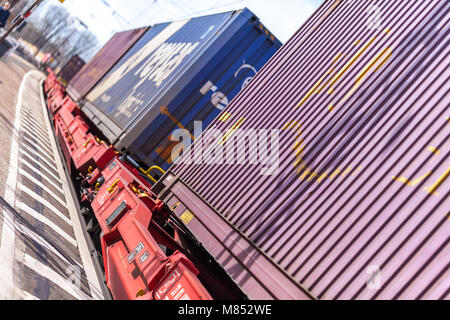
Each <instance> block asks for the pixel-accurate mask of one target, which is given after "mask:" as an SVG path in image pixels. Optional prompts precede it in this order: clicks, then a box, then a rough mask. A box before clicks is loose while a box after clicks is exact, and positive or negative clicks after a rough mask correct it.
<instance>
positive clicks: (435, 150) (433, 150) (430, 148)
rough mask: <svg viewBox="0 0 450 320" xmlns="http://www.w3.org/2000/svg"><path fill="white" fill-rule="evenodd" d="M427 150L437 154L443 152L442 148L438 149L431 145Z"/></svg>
mask: <svg viewBox="0 0 450 320" xmlns="http://www.w3.org/2000/svg"><path fill="white" fill-rule="evenodd" d="M427 150H428V151H430V152H433V153H434V154H435V155H439V154H440V153H441V150H439V149H437V148H435V147H433V146H429V147H428V148H427Z"/></svg>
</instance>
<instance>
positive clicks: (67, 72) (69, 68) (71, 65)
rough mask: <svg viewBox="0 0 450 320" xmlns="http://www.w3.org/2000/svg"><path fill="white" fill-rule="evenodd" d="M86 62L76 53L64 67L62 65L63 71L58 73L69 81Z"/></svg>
mask: <svg viewBox="0 0 450 320" xmlns="http://www.w3.org/2000/svg"><path fill="white" fill-rule="evenodd" d="M85 64H86V63H85V62H84V60H83V59H81V58H80V56H79V55H77V54H76V55H74V56H73V57H72V58H70V60H69V61H68V62H67V63H66V65H65V66H64V67H62V69H61V71H59V73H58V76H59V77H61V78H63V79H64V81H66V83H67V82H69V81H70V80H72V78H73V77H74V76H75V75H76V74H77V73H78V72H79V71H80V70H81V69H82V68H83V66H84V65H85Z"/></svg>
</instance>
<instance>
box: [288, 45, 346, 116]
mask: <svg viewBox="0 0 450 320" xmlns="http://www.w3.org/2000/svg"><path fill="white" fill-rule="evenodd" d="M341 56H342V53H339V54H338V55H337V56H336V57H334V59H333V62H332V64H331V66H330V69H328V71H327V72H325V74H324V75H323V76H322V77H321V78H320V79H319V81H317V83H316V84H315V85H314V86H313V87H312V88H311V89H310V90H309V92H308V93H307V94H306V95H305V97H304V98H303V99H302V100H301V101H300V103H299V104H298V105H297V106H296V108H300V107H301V106H302V105H303V104H304V103H305V102H306V101H308V100H309V99H310V98H311V97H312V96H313V95H315V94H318V93H320V92H321V91H322V90H323V89H324V88H325V87H326V86H327V85H328V83H329V81H327V82H325V83H324V84H323V86H322V87H321V88H319V87H320V85H321V84H322V81H323V80H324V79H325V78H326V77H327V76H328V75H330V74H332V73H333V72H334V71H335V70H336V69H334V68H333V66H334V65H335V64H336V62H337V61H338V60H339V59H340V58H341Z"/></svg>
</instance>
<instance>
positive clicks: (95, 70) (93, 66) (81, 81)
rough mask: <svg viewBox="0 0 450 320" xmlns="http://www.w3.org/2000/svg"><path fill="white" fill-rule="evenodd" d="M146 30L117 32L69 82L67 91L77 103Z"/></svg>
mask: <svg viewBox="0 0 450 320" xmlns="http://www.w3.org/2000/svg"><path fill="white" fill-rule="evenodd" d="M147 30H148V27H145V28H139V29H134V30H127V31H122V32H118V33H116V34H114V35H113V37H112V38H111V39H110V40H109V41H108V42H107V43H106V44H105V45H104V46H103V48H102V49H101V50H100V51H99V52H97V54H96V55H95V56H94V57H93V58H92V59H91V60H90V61H89V62H88V63H87V64H86V65H85V66H84V67H83V68H82V69H81V70H80V72H78V73H77V74H76V76H75V77H74V78H73V79H72V80H71V81H70V82H69V85H68V91H69V93H70V95H71V96H72V98H73V99H75V100H77V101H79V100H80V99H82V98H84V97H85V95H86V94H87V93H88V92H89V91H90V90H91V89H92V88H93V87H94V86H95V85H96V84H97V83H98V82H99V81H100V80H101V79H102V78H103V76H104V75H105V74H106V73H107V72H108V71H109V70H110V69H111V68H112V67H113V66H114V64H115V63H116V62H117V61H118V60H119V59H120V58H121V57H122V56H123V55H124V54H125V53H126V52H127V51H128V49H130V48H131V47H132V46H133V45H134V44H135V43H136V41H137V40H139V38H140V37H141V36H142V35H143V34H144V33H145V32H146V31H147Z"/></svg>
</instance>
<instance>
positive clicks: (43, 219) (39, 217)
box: [16, 201, 78, 248]
mask: <svg viewBox="0 0 450 320" xmlns="http://www.w3.org/2000/svg"><path fill="white" fill-rule="evenodd" d="M16 205H17V207H18V208H19V209H21V210H23V211H24V212H26V213H28V214H29V215H30V216H32V217H33V218H35V219H36V220H39V221H40V222H42V223H43V224H45V225H47V226H48V227H49V228H51V229H53V230H54V231H55V232H56V233H58V234H59V235H60V236H61V237H63V238H64V239H66V240H67V241H68V242H69V243H70V244H71V245H73V246H74V247H75V248H77V247H78V245H77V241H76V240H75V239H74V238H72V237H71V236H69V235H68V234H67V233H66V232H65V231H64V230H63V229H61V228H60V227H59V226H57V225H56V224H55V223H53V222H52V221H51V220H50V219H48V218H46V217H45V216H43V215H42V214H40V213H39V212H37V211H36V210H34V209H33V208H30V207H29V206H27V205H26V204H25V203H23V202H19V201H16Z"/></svg>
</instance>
